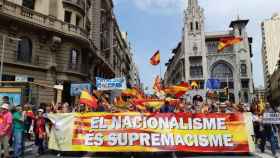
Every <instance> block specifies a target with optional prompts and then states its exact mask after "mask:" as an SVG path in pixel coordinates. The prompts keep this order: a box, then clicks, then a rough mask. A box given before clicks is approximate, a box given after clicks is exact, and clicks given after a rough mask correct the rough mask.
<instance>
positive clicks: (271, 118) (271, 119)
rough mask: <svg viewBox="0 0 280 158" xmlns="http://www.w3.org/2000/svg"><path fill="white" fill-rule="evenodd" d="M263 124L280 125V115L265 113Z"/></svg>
mask: <svg viewBox="0 0 280 158" xmlns="http://www.w3.org/2000/svg"><path fill="white" fill-rule="evenodd" d="M262 122H263V123H264V124H280V113H264V114H263V120H262Z"/></svg>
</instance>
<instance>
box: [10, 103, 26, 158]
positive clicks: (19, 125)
mask: <svg viewBox="0 0 280 158" xmlns="http://www.w3.org/2000/svg"><path fill="white" fill-rule="evenodd" d="M24 118H25V114H24V113H23V112H22V107H21V106H20V105H18V106H16V112H14V113H13V138H14V139H13V140H14V144H13V148H14V154H13V157H14V158H19V157H21V155H22V154H23V132H24Z"/></svg>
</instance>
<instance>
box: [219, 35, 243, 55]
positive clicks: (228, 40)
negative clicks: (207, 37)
mask: <svg viewBox="0 0 280 158" xmlns="http://www.w3.org/2000/svg"><path fill="white" fill-rule="evenodd" d="M242 40H243V39H242V38H241V37H223V38H220V41H219V45H218V52H221V51H223V50H224V49H225V48H227V47H230V46H233V45H235V44H238V43H240V42H241V41H242Z"/></svg>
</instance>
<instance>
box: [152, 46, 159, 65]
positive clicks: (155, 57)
mask: <svg viewBox="0 0 280 158" xmlns="http://www.w3.org/2000/svg"><path fill="white" fill-rule="evenodd" d="M159 63H160V52H159V50H158V51H157V52H156V53H155V54H154V55H153V56H152V57H151V59H150V64H152V65H158V64H159Z"/></svg>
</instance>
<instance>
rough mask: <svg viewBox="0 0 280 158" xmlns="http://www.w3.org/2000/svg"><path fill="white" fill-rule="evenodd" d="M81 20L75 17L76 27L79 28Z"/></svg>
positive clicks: (77, 16)
mask: <svg viewBox="0 0 280 158" xmlns="http://www.w3.org/2000/svg"><path fill="white" fill-rule="evenodd" d="M81 20H82V18H81V17H80V16H79V15H76V26H81Z"/></svg>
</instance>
